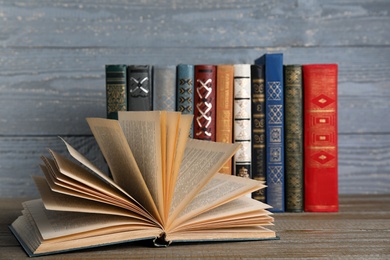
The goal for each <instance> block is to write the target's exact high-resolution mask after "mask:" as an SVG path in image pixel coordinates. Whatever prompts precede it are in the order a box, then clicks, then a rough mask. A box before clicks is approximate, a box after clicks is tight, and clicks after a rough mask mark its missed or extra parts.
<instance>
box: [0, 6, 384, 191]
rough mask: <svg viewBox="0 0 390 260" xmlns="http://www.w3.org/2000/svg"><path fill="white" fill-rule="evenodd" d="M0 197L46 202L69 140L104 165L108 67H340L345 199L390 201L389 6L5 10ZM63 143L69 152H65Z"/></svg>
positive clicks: (0, 17) (0, 60) (0, 38)
mask: <svg viewBox="0 0 390 260" xmlns="http://www.w3.org/2000/svg"><path fill="white" fill-rule="evenodd" d="M0 22H1V27H0V104H1V108H2V109H0V144H1V146H0V151H1V153H0V197H1V196H3V197H4V196H7V197H15V196H23V195H26V196H27V195H35V194H36V192H35V188H34V187H33V184H32V182H31V178H30V175H32V174H39V170H38V169H39V168H38V164H39V156H40V154H41V153H43V152H44V151H45V148H47V147H55V148H58V150H60V151H63V149H64V148H63V147H62V146H61V144H60V143H59V142H58V138H57V137H56V136H57V135H60V136H64V137H68V138H70V139H71V140H73V141H74V144H75V145H76V146H77V147H79V148H80V149H82V150H84V151H86V153H87V155H88V156H90V157H91V158H94V162H96V163H97V164H98V165H100V166H103V165H104V163H103V159H102V158H101V155H100V154H99V152H98V148H97V146H96V144H92V143H93V139H92V138H91V132H90V130H89V129H88V126H87V124H86V121H85V118H86V117H95V116H96V117H105V113H106V112H105V74H104V65H105V64H110V63H125V64H152V65H153V64H154V65H164V64H178V63H190V64H200V63H210V64H223V63H253V60H254V59H255V58H257V57H259V56H260V55H262V54H263V53H265V52H283V53H284V62H285V63H286V64H294V63H296V64H308V63H337V64H338V65H339V100H338V104H339V143H340V150H339V158H340V160H339V163H340V167H339V186H340V193H342V194H346V193H347V194H349V193H390V170H389V169H390V167H389V162H388V161H389V153H390V147H389V143H388V141H387V140H390V139H389V138H390V113H387V112H386V111H390V102H389V101H388V100H389V98H390V88H389V82H390V74H389V73H388V72H389V71H390V34H389V33H388V32H389V31H390V2H389V1H386V0H367V1H363V0H358V1H354V0H341V1H339V0H329V1H317V0H313V1H305V0H296V1H282V0H277V1H256V0H248V1H243V0H231V1H222V0H218V1H209V0H208V1H198V0H194V1H185V0H176V1H168V0H163V1H157V2H156V1H152V0H145V1H108V0H98V1H94V0H88V1H76V0H72V1H62V0H55V1H52V0H42V1H26V0H21V1H0ZM57 142H58V143H57Z"/></svg>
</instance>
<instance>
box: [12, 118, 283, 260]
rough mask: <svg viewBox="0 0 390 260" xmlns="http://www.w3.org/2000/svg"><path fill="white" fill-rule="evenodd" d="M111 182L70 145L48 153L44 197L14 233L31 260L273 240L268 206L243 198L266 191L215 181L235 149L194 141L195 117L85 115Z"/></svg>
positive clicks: (40, 184) (231, 179)
mask: <svg viewBox="0 0 390 260" xmlns="http://www.w3.org/2000/svg"><path fill="white" fill-rule="evenodd" d="M87 121H88V124H89V126H90V128H91V130H92V133H93V135H94V137H95V139H96V141H97V143H98V145H99V147H100V149H101V152H102V154H103V156H104V158H105V160H106V162H107V164H108V166H109V169H110V172H111V174H112V179H111V178H109V177H107V175H106V174H105V173H103V172H102V171H101V170H99V169H98V168H97V167H96V166H94V165H93V164H92V163H91V162H90V161H88V160H87V158H85V157H84V156H83V155H82V154H80V153H79V152H78V151H77V150H76V149H74V148H73V147H72V146H70V145H69V144H68V143H66V142H65V141H64V140H63V141H64V143H65V145H66V147H67V150H68V152H69V154H70V156H64V155H61V154H59V153H56V152H55V151H52V150H49V152H50V156H49V157H43V156H42V161H43V163H42V165H41V169H42V171H43V173H44V177H43V176H34V177H33V179H34V181H35V184H36V186H37V188H38V190H39V192H40V195H41V199H37V200H31V201H27V202H24V203H23V208H24V209H23V211H22V216H20V217H18V218H17V219H16V220H15V221H14V222H13V223H12V224H11V225H10V229H11V230H12V232H13V233H14V235H15V236H16V237H17V239H18V240H19V242H20V243H21V245H22V246H23V248H24V249H25V251H26V252H27V253H28V254H29V255H30V256H36V255H45V254H51V253H59V252H64V251H69V250H76V249H81V248H89V247H97V246H103V245H108V244H115V243H123V242H128V241H135V240H144V239H151V240H153V241H154V243H155V245H165V246H167V245H169V244H170V243H171V242H180V241H186V242H188V241H230V240H262V239H274V238H276V235H275V232H274V231H272V230H270V229H267V228H265V227H264V226H268V225H272V222H273V218H272V217H271V213H269V212H268V211H267V209H268V208H270V207H269V206H268V205H266V204H264V203H261V202H259V201H256V200H252V199H250V198H249V197H248V196H246V194H249V193H251V192H253V191H256V190H259V189H261V188H264V187H265V186H264V183H261V182H259V181H255V180H252V179H248V178H241V177H236V176H232V175H226V174H219V173H218V170H219V169H220V168H221V167H222V166H223V165H224V163H225V162H226V161H227V160H229V159H230V157H231V156H232V155H234V153H235V152H236V151H237V150H238V149H239V145H238V144H226V143H216V142H210V141H201V140H194V139H190V138H188V136H189V130H190V127H191V122H192V116H190V115H182V114H181V113H179V112H166V111H148V112H119V120H110V119H102V118H87Z"/></svg>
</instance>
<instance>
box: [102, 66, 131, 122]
mask: <svg viewBox="0 0 390 260" xmlns="http://www.w3.org/2000/svg"><path fill="white" fill-rule="evenodd" d="M126 67H127V66H126V65H124V64H110V65H106V67H105V70H106V109H107V118H109V119H118V111H126V110H127V83H126V82H127V78H126V75H127V74H126Z"/></svg>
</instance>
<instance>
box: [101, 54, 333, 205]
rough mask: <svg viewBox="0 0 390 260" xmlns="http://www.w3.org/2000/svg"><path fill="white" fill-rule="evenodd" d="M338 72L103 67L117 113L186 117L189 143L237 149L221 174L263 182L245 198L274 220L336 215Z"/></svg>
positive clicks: (269, 59) (274, 67) (273, 67)
mask: <svg viewBox="0 0 390 260" xmlns="http://www.w3.org/2000/svg"><path fill="white" fill-rule="evenodd" d="M337 76H338V67H337V64H284V63H283V53H266V54H264V55H262V56H261V57H259V58H257V59H254V62H253V64H199V65H196V64H178V65H167V66H153V65H117V64H115V65H106V90H107V118H111V119H116V118H117V111H145V110H150V111H153V110H155V111H156V110H159V111H160V110H161V111H179V112H181V113H183V114H190V115H193V122H192V123H193V124H192V128H191V131H190V134H189V136H190V137H191V138H194V139H201V140H208V141H214V142H224V143H239V144H241V145H240V149H239V150H238V151H237V153H236V154H235V155H234V157H233V158H232V159H231V160H230V161H228V162H227V163H226V164H225V165H224V166H223V167H222V169H221V170H220V172H221V173H225V174H229V175H237V176H241V177H247V178H252V179H256V180H260V181H265V182H266V185H267V188H266V189H261V190H258V191H255V192H253V193H252V198H253V199H255V200H259V201H262V202H265V203H267V204H269V205H271V206H272V209H270V210H271V211H273V212H285V211H288V212H302V211H318V212H320V211H325V212H333V211H338V179H337V175H338V173H337V167H338V161H337V153H338V151H337Z"/></svg>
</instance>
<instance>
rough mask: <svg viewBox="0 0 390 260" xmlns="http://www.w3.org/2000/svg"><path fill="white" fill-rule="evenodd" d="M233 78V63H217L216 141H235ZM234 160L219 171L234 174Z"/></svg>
mask: <svg viewBox="0 0 390 260" xmlns="http://www.w3.org/2000/svg"><path fill="white" fill-rule="evenodd" d="M233 79H234V66H233V65H231V64H220V65H217V90H216V92H217V93H216V97H217V110H216V141H217V142H223V143H232V142H233V90H234V89H233ZM232 170H233V168H232V160H229V161H228V162H226V163H225V165H224V166H223V167H222V168H221V170H220V171H219V172H220V173H225V174H233V171H232Z"/></svg>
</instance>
